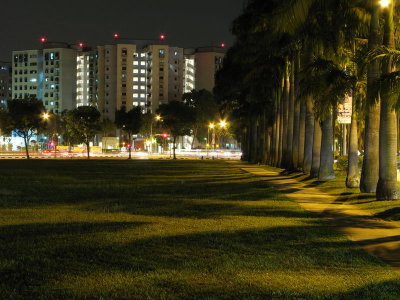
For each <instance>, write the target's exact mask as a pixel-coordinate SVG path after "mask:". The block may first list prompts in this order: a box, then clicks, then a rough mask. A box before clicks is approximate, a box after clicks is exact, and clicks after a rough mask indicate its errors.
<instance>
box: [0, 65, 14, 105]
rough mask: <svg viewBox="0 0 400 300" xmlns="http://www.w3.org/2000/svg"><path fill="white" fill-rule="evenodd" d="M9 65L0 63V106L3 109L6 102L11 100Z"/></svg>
mask: <svg viewBox="0 0 400 300" xmlns="http://www.w3.org/2000/svg"><path fill="white" fill-rule="evenodd" d="M11 72H12V68H11V63H8V62H0V106H2V107H5V106H6V105H7V101H9V100H11V98H12V91H11V77H12V73H11Z"/></svg>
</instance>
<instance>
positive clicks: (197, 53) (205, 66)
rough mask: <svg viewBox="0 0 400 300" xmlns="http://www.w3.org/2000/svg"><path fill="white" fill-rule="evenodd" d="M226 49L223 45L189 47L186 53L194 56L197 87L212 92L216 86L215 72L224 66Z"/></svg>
mask: <svg viewBox="0 0 400 300" xmlns="http://www.w3.org/2000/svg"><path fill="white" fill-rule="evenodd" d="M225 52H226V50H225V49H224V48H222V47H200V48H194V49H187V50H186V55H187V56H188V57H191V58H193V57H194V65H195V76H194V78H195V88H196V90H202V89H206V90H208V91H210V92H212V90H213V89H214V86H215V73H216V72H217V71H218V70H219V69H221V68H222V65H223V60H224V57H225Z"/></svg>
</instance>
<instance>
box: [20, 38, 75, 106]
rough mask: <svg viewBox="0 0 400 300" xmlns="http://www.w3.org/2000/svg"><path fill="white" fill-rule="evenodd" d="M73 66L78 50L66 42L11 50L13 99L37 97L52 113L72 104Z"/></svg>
mask: <svg viewBox="0 0 400 300" xmlns="http://www.w3.org/2000/svg"><path fill="white" fill-rule="evenodd" d="M76 66H77V50H76V49H73V48H72V47H71V46H70V45H68V44H65V43H44V44H43V49H40V50H24V51H13V75H12V91H13V93H12V97H13V99H16V98H25V97H36V98H38V99H40V100H42V101H43V104H44V106H45V108H46V110H48V111H50V110H52V111H53V112H55V113H60V112H62V111H63V110H66V109H67V110H69V109H73V108H75V107H76V72H77V67H76Z"/></svg>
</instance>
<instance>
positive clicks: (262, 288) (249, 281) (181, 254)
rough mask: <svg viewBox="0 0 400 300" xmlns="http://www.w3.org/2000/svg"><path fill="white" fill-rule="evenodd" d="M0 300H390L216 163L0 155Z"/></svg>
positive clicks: (378, 266)
mask: <svg viewBox="0 0 400 300" xmlns="http://www.w3.org/2000/svg"><path fill="white" fill-rule="evenodd" d="M0 295H1V296H0V298H2V299H270V298H274V299H285V298H286V299H293V298H296V299H313V298H319V299H398V298H399V296H400V277H399V276H398V275H397V274H396V273H394V272H393V271H392V270H391V269H390V268H389V267H388V266H386V265H385V264H384V263H382V262H380V261H379V260H378V259H376V258H374V257H372V256H370V255H368V254H367V253H366V252H364V251H363V250H361V249H359V248H358V247H356V246H355V245H354V244H353V243H351V242H349V241H348V240H347V239H346V238H344V237H343V236H342V235H340V234H338V233H336V232H334V231H333V230H332V229H331V228H330V227H329V225H327V224H326V223H325V222H324V221H323V220H321V219H318V218H316V217H315V216H314V215H311V214H309V213H307V212H305V211H304V210H302V209H301V208H300V207H299V206H298V205H297V204H296V203H294V202H292V201H289V200H288V199H287V198H285V197H284V196H282V195H281V194H279V193H277V192H276V191H275V190H274V189H273V188H271V187H269V186H268V185H267V184H266V183H264V182H262V181H260V179H259V178H258V177H256V176H253V175H251V174H248V173H245V172H242V171H241V170H240V169H238V168H235V167H233V166H230V165H228V164H225V163H223V162H218V161H187V160H179V161H169V160H159V161H157V160H149V161H144V160H143V161H122V160H115V161H111V160H110V161H107V160H91V161H85V160H72V161H63V160H57V161H51V160H45V161H38V160H32V161H21V160H13V161H8V160H1V161H0Z"/></svg>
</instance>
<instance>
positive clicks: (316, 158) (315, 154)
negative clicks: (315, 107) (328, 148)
mask: <svg viewBox="0 0 400 300" xmlns="http://www.w3.org/2000/svg"><path fill="white" fill-rule="evenodd" d="M321 142H322V130H321V123H320V122H319V120H318V119H317V118H315V120H314V140H313V149H312V163H311V170H310V176H311V177H318V176H319V167H320V163H321Z"/></svg>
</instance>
